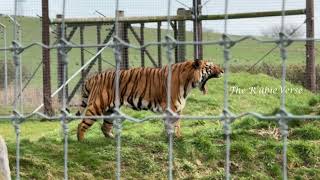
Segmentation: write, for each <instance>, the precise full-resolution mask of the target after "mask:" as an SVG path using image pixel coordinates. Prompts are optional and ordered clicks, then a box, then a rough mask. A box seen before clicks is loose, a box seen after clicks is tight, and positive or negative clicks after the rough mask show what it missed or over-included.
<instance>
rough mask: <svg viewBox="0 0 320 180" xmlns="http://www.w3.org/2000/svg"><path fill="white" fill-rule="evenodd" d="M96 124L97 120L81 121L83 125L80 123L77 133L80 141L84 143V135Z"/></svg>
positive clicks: (86, 119)
mask: <svg viewBox="0 0 320 180" xmlns="http://www.w3.org/2000/svg"><path fill="white" fill-rule="evenodd" d="M95 122H96V119H88V118H85V119H83V120H82V121H81V123H79V125H78V132H77V138H78V141H82V140H83V139H84V134H85V133H86V131H87V130H88V129H89V128H90V127H91V126H92V125H93V124H94V123H95Z"/></svg>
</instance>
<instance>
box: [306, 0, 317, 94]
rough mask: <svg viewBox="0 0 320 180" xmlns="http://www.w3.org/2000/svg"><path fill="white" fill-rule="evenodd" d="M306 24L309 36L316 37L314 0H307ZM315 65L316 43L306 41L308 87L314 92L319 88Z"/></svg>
mask: <svg viewBox="0 0 320 180" xmlns="http://www.w3.org/2000/svg"><path fill="white" fill-rule="evenodd" d="M306 24H307V25H306V32H307V38H314V0H306ZM315 65H316V64H315V43H314V41H306V87H307V88H308V89H309V90H311V91H313V92H315V91H316V90H317V85H316V67H315Z"/></svg>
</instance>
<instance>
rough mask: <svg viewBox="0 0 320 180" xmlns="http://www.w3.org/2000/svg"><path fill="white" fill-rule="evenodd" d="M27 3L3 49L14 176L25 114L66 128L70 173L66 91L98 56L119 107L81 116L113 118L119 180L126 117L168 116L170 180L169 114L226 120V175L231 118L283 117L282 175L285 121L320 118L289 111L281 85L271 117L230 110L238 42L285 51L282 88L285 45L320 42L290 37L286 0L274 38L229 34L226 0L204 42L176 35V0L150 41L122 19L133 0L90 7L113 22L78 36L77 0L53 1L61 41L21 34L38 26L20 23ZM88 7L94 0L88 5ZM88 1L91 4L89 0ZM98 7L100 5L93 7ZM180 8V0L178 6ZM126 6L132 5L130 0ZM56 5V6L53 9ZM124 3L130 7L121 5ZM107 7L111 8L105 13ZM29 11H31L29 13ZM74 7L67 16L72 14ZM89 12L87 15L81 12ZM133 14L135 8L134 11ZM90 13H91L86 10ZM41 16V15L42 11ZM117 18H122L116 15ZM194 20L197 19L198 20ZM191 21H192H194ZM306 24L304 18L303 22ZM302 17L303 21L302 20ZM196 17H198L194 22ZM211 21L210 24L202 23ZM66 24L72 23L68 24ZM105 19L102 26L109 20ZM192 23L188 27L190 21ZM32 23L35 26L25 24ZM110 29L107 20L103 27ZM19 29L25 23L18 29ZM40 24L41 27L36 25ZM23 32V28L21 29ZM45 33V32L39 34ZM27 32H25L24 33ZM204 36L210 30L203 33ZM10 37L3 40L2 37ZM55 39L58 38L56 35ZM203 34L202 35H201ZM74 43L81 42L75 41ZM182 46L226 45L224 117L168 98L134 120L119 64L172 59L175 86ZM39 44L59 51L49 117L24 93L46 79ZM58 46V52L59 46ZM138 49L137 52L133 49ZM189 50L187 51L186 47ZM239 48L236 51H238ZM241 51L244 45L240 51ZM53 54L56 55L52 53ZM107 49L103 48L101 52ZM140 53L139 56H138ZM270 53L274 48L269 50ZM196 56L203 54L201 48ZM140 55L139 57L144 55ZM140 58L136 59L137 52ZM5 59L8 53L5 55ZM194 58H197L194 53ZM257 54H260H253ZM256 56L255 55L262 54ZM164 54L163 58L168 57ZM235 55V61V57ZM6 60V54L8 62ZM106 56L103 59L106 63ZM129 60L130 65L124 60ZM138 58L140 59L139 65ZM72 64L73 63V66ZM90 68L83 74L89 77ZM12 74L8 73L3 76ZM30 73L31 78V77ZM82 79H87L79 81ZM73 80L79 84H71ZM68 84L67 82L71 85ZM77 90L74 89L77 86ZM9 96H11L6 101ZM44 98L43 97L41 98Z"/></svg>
mask: <svg viewBox="0 0 320 180" xmlns="http://www.w3.org/2000/svg"><path fill="white" fill-rule="evenodd" d="M211 2H213V1H205V2H204V3H203V6H209V5H210V3H211ZM21 3H22V4H23V3H28V2H26V1H18V0H15V2H14V11H13V13H14V15H13V16H9V15H8V16H7V17H5V18H6V20H10V21H12V22H13V23H12V24H13V25H12V29H11V30H12V34H11V35H12V36H13V38H12V46H11V47H9V48H8V47H6V45H5V47H4V48H1V52H8V51H12V54H13V56H12V58H13V62H14V67H15V68H14V77H15V80H14V85H13V90H14V95H13V100H11V101H9V102H13V106H14V108H13V113H12V114H8V115H2V116H0V119H1V120H12V122H13V125H14V128H15V133H16V179H20V125H21V123H23V122H24V121H25V120H27V119H29V118H36V119H50V120H60V122H61V125H62V129H63V136H64V179H68V136H69V128H68V122H70V121H72V120H76V119H79V118H80V117H79V116H74V115H72V114H70V113H69V112H68V111H67V107H68V104H69V102H70V99H69V100H68V94H70V92H68V89H67V87H71V86H76V83H74V82H73V81H74V80H75V79H77V80H78V81H81V77H80V76H79V74H82V73H85V72H84V71H85V70H86V68H88V67H89V66H90V65H91V64H92V62H93V61H96V60H97V59H98V62H97V64H103V65H101V66H100V67H99V65H98V66H95V67H96V71H101V70H102V69H106V68H112V67H115V72H116V78H115V85H116V88H115V89H116V91H115V97H116V100H115V106H116V108H115V109H116V112H115V113H114V114H112V115H110V116H97V117H92V116H89V117H86V116H81V118H96V119H112V120H113V121H114V124H115V128H116V139H115V140H116V146H117V148H116V173H115V176H116V179H120V177H121V129H122V123H123V122H124V121H125V120H126V121H132V122H136V123H142V122H145V121H149V120H153V119H165V124H166V125H167V126H168V127H169V128H168V129H167V133H168V138H169V141H168V179H173V169H174V167H173V141H174V138H173V132H174V130H173V129H174V122H173V120H172V119H177V118H179V119H182V120H192V119H195V120H209V121H215V120H221V121H222V122H223V123H224V125H223V129H224V134H225V145H226V150H225V153H226V155H225V158H226V159H225V178H226V179H230V178H231V172H230V145H231V139H230V136H231V133H232V130H231V124H232V123H233V122H234V121H235V120H237V119H240V118H242V117H244V116H253V117H254V118H256V119H258V120H274V121H277V122H278V123H279V127H280V130H281V135H282V141H283V151H282V156H283V157H282V167H283V169H282V175H283V179H287V144H288V142H287V136H288V125H287V124H288V122H289V121H291V120H300V119H310V120H317V119H319V118H320V117H319V116H313V115H293V114H290V113H289V112H288V111H287V109H286V105H285V101H286V93H285V91H282V93H281V98H280V102H281V103H280V104H281V105H280V111H279V112H278V113H277V114H276V115H270V116H266V115H263V114H260V113H257V112H244V113H240V114H235V113H233V112H232V111H231V110H230V108H229V97H230V95H229V92H228V91H229V89H230V87H229V84H228V82H229V74H230V65H231V63H232V61H231V57H230V55H231V54H232V52H231V51H232V50H233V49H236V48H238V46H240V48H241V43H243V42H246V41H250V42H255V43H257V44H259V45H260V46H261V47H263V46H270V47H271V48H272V49H271V51H273V50H274V49H278V50H280V55H279V57H280V59H281V88H282V89H285V88H286V65H287V56H288V49H289V48H290V47H291V46H292V45H293V44H294V43H296V42H298V43H299V42H305V41H316V42H318V41H319V39H310V38H300V37H294V36H292V35H293V33H294V32H295V31H296V29H299V28H300V26H301V25H300V24H298V26H296V27H295V28H294V29H293V31H291V33H292V34H291V33H289V34H288V32H285V28H286V26H285V24H286V5H287V3H286V1H285V0H283V1H282V3H281V4H279V5H280V7H279V9H280V12H281V16H280V17H281V19H280V22H281V23H280V29H279V32H278V36H277V37H270V38H257V37H254V36H241V37H240V36H231V35H230V31H229V30H230V24H229V23H230V21H229V14H230V13H229V8H230V6H232V4H230V2H229V0H225V1H224V5H223V10H222V9H221V10H220V11H222V12H223V20H221V23H222V27H223V28H222V29H223V32H222V36H217V37H214V38H211V37H208V38H206V40H201V39H199V38H196V41H194V40H189V39H185V41H179V37H178V36H179V34H175V33H174V28H175V27H176V26H179V24H178V23H177V24H173V22H172V21H171V18H173V16H172V12H173V10H172V9H173V3H177V2H173V1H171V0H168V1H167V2H166V4H165V3H160V4H159V7H161V8H163V7H165V10H166V11H167V13H166V14H165V16H166V23H165V24H166V30H165V31H160V32H159V31H158V32H152V33H165V36H164V38H161V39H159V38H153V39H148V42H144V39H143V33H141V34H139V33H137V32H136V30H137V28H136V27H132V26H131V25H130V24H129V25H128V24H126V23H123V22H124V21H122V19H121V18H122V17H121V16H123V13H122V12H121V11H119V10H120V9H122V8H121V6H122V5H123V3H129V4H130V3H131V4H132V2H131V1H126V2H122V1H116V3H115V4H114V5H110V6H106V5H105V3H102V2H101V3H102V4H101V5H97V6H102V5H103V6H105V7H108V8H107V9H108V10H110V11H107V12H106V11H105V9H104V8H101V7H100V8H99V9H96V10H95V12H91V13H92V14H91V15H92V16H96V15H97V14H99V15H100V16H113V17H114V18H113V20H112V21H114V23H111V24H107V26H106V27H107V31H106V32H103V33H105V34H102V35H101V33H102V32H101V26H97V27H89V28H88V29H87V28H86V27H85V26H80V27H79V30H78V31H79V32H77V33H78V35H79V37H78V38H76V39H73V40H71V38H68V37H72V35H73V34H74V32H73V31H76V29H75V28H74V27H73V26H71V25H70V23H68V22H67V19H66V17H69V16H72V14H73V13H75V12H74V11H73V10H72V9H73V8H72V9H71V10H70V11H69V12H68V11H67V9H68V8H67V7H68V6H73V3H72V4H70V2H68V1H66V0H63V1H61V4H59V3H60V2H59V3H56V4H55V5H53V6H57V4H58V5H59V6H61V7H62V8H61V11H59V12H50V13H55V14H61V16H59V17H57V19H56V20H57V22H58V20H59V22H58V23H56V24H55V28H56V30H54V29H53V28H51V31H52V33H53V34H56V36H57V40H56V41H54V43H52V44H44V43H41V39H40V36H39V37H24V35H23V34H28V31H34V29H23V25H21V24H19V18H21V16H17V15H19V13H23V12H22V11H23V9H21V8H19V7H20V6H21V5H22V4H21ZM33 3H34V5H36V4H37V3H38V2H37V3H36V1H34V2H33ZM178 4H183V6H185V7H190V5H187V4H186V3H184V2H178ZM37 5H38V6H37V7H41V6H40V4H37ZM87 5H88V6H90V5H89V4H87ZM84 6H86V5H85V4H84ZM95 6H96V5H95ZM175 6H176V5H175ZM126 7H127V6H126ZM56 9H58V8H56ZM124 9H125V8H124ZM29 11H33V10H32V9H29ZM104 12H106V14H104ZM110 12H115V13H114V15H111V14H110ZM24 13H26V12H24ZM68 13H70V14H68ZM84 14H85V13H84ZM129 15H130V14H129ZM85 16H88V15H87V14H85ZM42 18H43V17H42ZM119 19H120V20H119ZM196 19H197V18H196ZM196 19H194V21H196ZM303 22H304V20H303ZM303 22H302V23H301V24H303ZM25 23H36V24H35V25H34V26H39V23H40V21H37V22H35V21H32V22H31V21H30V22H25ZM195 23H197V22H195ZM206 23H208V22H205V23H204V24H203V26H205V24H206ZM67 25H68V26H67ZM104 25H105V24H104ZM123 26H127V28H126V29H127V30H130V31H132V35H131V37H130V36H129V37H127V33H126V35H124V34H121V32H123V31H120V30H119V29H121V28H123ZM152 26H161V23H153V25H152ZM180 26H183V24H180ZM187 26H188V25H187ZM1 27H2V29H6V31H8V30H9V29H8V28H6V27H7V26H5V25H2V24H1ZM28 27H30V26H28ZM103 27H105V26H103ZM139 27H140V30H141V32H143V28H144V25H142V24H141V25H140V26H139ZM21 28H22V29H23V30H22V31H21ZM38 30H39V29H37V31H38ZM88 31H90V32H91V31H95V32H96V34H98V38H97V39H96V38H95V37H86V36H85V35H84V34H86V32H88ZM22 33H23V34H22ZM38 33H39V34H41V33H40V32H38ZM21 36H22V37H23V38H31V39H32V41H33V43H27V44H26V43H22V42H21ZM26 36H27V35H26ZM101 36H103V37H107V38H106V39H105V40H103V39H101ZM204 36H206V34H204ZM84 38H87V39H86V41H84ZM133 38H135V39H136V42H133V41H132V40H133ZM5 39H6V38H5ZM51 40H53V39H51ZM197 40H199V41H197ZM74 41H77V42H74ZM180 45H196V50H195V52H197V51H198V46H200V45H201V46H205V47H206V46H207V45H210V47H212V46H215V47H219V48H217V49H222V51H221V52H220V55H221V56H222V57H223V58H222V59H223V61H222V62H221V63H223V67H224V101H223V111H222V112H221V115H208V116H189V115H176V114H175V113H172V110H171V108H172V107H170V103H167V107H166V109H167V111H166V113H164V114H162V115H155V116H147V117H144V118H142V119H136V118H133V117H131V116H129V115H127V114H125V113H123V112H122V111H121V110H120V108H119V106H120V100H119V96H120V95H119V83H120V79H119V72H120V68H121V67H123V66H124V67H136V66H159V65H165V64H166V65H168V69H169V73H168V77H167V80H168V82H167V88H168V89H171V79H172V77H171V75H172V74H171V65H172V64H173V63H174V62H175V53H174V50H175V48H177V47H178V48H179V47H180ZM38 47H42V48H44V49H50V50H51V52H52V53H51V55H52V56H55V55H57V61H56V63H52V64H53V66H54V68H52V69H57V71H56V72H51V75H52V76H53V77H55V78H54V83H52V84H53V85H54V86H56V87H58V89H57V90H56V91H54V92H53V93H52V95H51V96H52V97H55V96H56V94H58V93H61V95H60V101H57V102H59V104H57V105H56V106H55V107H56V108H60V109H61V111H60V112H61V113H59V115H55V116H48V115H46V114H44V113H41V112H40V109H41V108H42V107H43V104H42V105H40V106H36V105H35V106H31V107H30V106H27V107H28V108H29V109H25V106H24V105H25V104H24V102H25V101H28V102H30V101H31V100H33V99H32V97H31V99H30V100H28V99H27V98H28V96H26V95H25V94H24V93H23V91H24V90H25V88H28V86H27V85H28V83H29V82H30V81H32V80H35V79H36V80H39V79H40V80H41V79H43V77H42V75H38V74H37V73H36V72H37V71H38V69H39V67H40V66H41V65H42V61H41V56H40V54H41V52H40V50H39V49H37V50H35V51H32V53H28V52H30V51H31V49H33V48H38ZM107 50H110V51H108V52H105V51H107ZM54 51H55V52H54ZM134 51H137V52H135V53H134ZM149 51H150V52H155V51H162V52H165V53H163V54H164V55H163V54H160V55H158V58H157V59H158V60H159V59H163V62H162V61H158V62H156V61H155V60H152V56H151V55H150V54H151V53H149ZM186 51H188V50H186ZM238 51H239V49H238ZM240 51H241V49H240ZM53 52H54V53H53ZM103 52H105V53H103ZM129 52H130V53H133V54H135V55H133V56H132V57H133V59H135V58H136V59H140V58H141V59H144V57H145V56H147V57H148V58H149V59H150V61H148V62H149V64H147V63H144V62H143V61H141V62H137V61H134V60H132V61H130V63H132V64H129V62H128V61H125V62H124V61H123V59H124V58H125V57H126V56H128V53H129ZM139 53H140V54H139ZM266 53H267V54H268V53H269V52H266ZM74 54H80V56H81V59H86V58H88V57H90V59H89V60H88V61H86V62H85V61H81V62H75V61H70V58H69V57H72V56H73V55H74ZM196 54H198V53H196ZM263 54H264V53H259V56H261V59H263V58H264V56H263ZM139 56H140V57H139ZM138 57H139V58H138ZM186 57H193V55H192V54H188V53H187V54H186ZM22 58H23V59H28V60H29V59H36V60H32V61H27V62H26V61H22ZM6 59H7V58H6ZM110 59H115V61H114V62H112V61H110ZM190 59H193V58H190ZM253 59H256V58H253ZM257 59H258V58H257ZM165 60H166V62H165ZM233 60H234V59H233ZM6 61H7V60H6ZM259 61H260V59H258V61H257V62H259ZM103 62H105V63H103ZM24 63H28V64H29V65H30V64H31V65H30V66H28V67H32V70H31V69H28V70H31V72H33V73H30V74H29V75H28V77H29V80H26V81H25V82H26V83H25V85H24V84H23V83H22V80H23V78H24V77H23V73H22V67H23V65H24ZM70 63H76V65H75V66H73V68H74V69H72V68H68V64H70ZM126 63H127V64H126ZM140 63H141V64H140ZM69 67H71V66H69ZM86 75H87V73H86V74H85V75H83V76H86ZM6 77H7V76H6ZM27 79H28V78H27ZM82 80H83V79H82ZM72 83H74V84H72ZM67 85H68V86H67ZM75 91H76V90H75ZM167 92H168V93H167V102H169V101H170V99H171V94H170V90H169V91H167ZM37 93H39V94H37V95H35V96H42V94H41V92H37ZM5 97H9V95H7V92H6V95H5ZM6 102H8V101H7V100H6ZM40 102H42V101H40ZM40 102H36V103H34V104H40Z"/></svg>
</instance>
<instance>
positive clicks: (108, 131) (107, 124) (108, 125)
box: [101, 110, 114, 138]
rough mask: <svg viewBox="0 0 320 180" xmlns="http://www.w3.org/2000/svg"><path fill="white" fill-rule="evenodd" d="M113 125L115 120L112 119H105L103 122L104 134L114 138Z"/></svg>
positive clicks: (106, 113)
mask: <svg viewBox="0 0 320 180" xmlns="http://www.w3.org/2000/svg"><path fill="white" fill-rule="evenodd" d="M112 113H113V111H112V110H109V111H105V112H104V113H103V114H104V115H105V116H108V115H111V114H112ZM112 127H113V121H112V120H110V119H103V124H102V126H101V131H102V133H103V135H104V136H105V137H107V138H114V135H113V133H112Z"/></svg>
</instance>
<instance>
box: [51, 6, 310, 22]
mask: <svg viewBox="0 0 320 180" xmlns="http://www.w3.org/2000/svg"><path fill="white" fill-rule="evenodd" d="M186 11H187V10H186ZM305 12H306V11H305V9H294V10H287V11H285V15H286V16H291V15H301V14H305ZM281 14H282V11H262V12H248V13H235V14H229V15H228V19H241V18H258V17H270V16H281ZM224 18H225V15H224V14H214V15H200V16H199V20H222V19H224ZM170 19H171V20H172V21H184V20H193V17H192V14H191V12H190V13H185V14H183V15H177V16H170ZM118 21H119V22H127V23H149V22H164V21H168V16H136V17H135V16H131V17H119V18H118ZM61 22H62V19H61V18H56V19H53V20H52V21H51V24H61ZM114 22H115V18H113V17H93V18H65V23H66V24H68V25H78V24H87V25H96V24H108V23H114Z"/></svg>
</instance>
